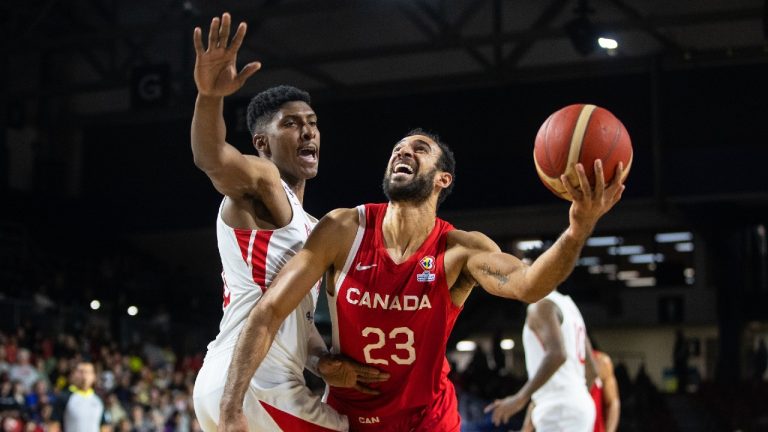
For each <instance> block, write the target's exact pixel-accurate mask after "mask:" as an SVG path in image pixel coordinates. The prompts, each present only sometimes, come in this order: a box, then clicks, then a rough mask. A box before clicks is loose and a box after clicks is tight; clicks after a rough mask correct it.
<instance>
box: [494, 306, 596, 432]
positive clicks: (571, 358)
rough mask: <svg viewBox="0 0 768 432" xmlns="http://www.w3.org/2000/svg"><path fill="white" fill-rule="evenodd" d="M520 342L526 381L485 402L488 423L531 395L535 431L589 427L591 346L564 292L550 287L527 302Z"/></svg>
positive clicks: (579, 431)
mask: <svg viewBox="0 0 768 432" xmlns="http://www.w3.org/2000/svg"><path fill="white" fill-rule="evenodd" d="M523 346H524V348H525V366H526V369H527V370H528V382H526V383H525V385H523V387H522V388H521V389H520V390H519V391H518V392H517V393H515V394H514V395H511V396H508V397H506V398H504V399H497V400H496V401H494V402H493V403H492V404H490V405H488V406H487V407H486V409H485V410H486V412H488V411H493V423H494V424H496V425H497V426H498V425H499V424H501V423H507V422H508V421H509V419H510V418H511V417H512V416H513V415H515V414H516V413H518V412H519V411H520V410H522V409H523V408H525V405H526V404H527V403H528V401H529V400H532V403H533V404H534V407H533V410H532V411H531V420H532V422H533V426H534V428H535V429H536V431H537V432H548V431H573V432H592V430H593V427H594V423H595V405H594V403H593V402H592V398H591V396H590V395H589V390H588V389H589V386H588V385H587V381H588V379H587V377H590V379H591V380H593V379H594V377H595V369H594V364H593V363H592V348H591V346H590V345H589V342H588V339H587V332H586V327H585V325H584V319H583V318H582V316H581V312H579V308H578V307H576V304H575V303H574V302H573V300H571V297H570V296H567V295H563V294H560V293H559V292H557V291H553V292H551V293H550V294H549V295H547V296H546V297H545V298H543V299H542V300H540V301H538V302H536V303H534V304H532V305H530V306H528V313H527V316H526V319H525V326H524V327H523ZM590 384H591V383H590Z"/></svg>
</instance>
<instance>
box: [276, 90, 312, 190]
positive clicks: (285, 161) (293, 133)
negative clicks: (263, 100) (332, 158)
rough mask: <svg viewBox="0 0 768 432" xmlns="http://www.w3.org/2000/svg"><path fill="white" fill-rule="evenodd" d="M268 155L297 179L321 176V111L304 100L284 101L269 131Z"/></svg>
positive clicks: (283, 171)
mask: <svg viewBox="0 0 768 432" xmlns="http://www.w3.org/2000/svg"><path fill="white" fill-rule="evenodd" d="M264 135H266V141H267V146H266V148H265V149H264V150H263V151H264V153H265V155H266V157H268V158H269V159H270V160H272V162H274V163H275V165H277V168H278V169H279V170H280V173H281V174H282V175H284V176H288V177H291V178H292V179H296V180H307V179H311V178H313V177H315V176H316V175H317V170H318V165H319V163H320V130H319V129H318V128H317V114H315V112H314V111H313V110H312V108H311V107H310V106H309V105H308V104H307V103H306V102H302V101H293V102H287V103H285V104H283V106H282V107H280V109H279V110H278V111H277V113H275V115H274V117H273V118H272V121H271V122H270V123H269V125H268V126H267V130H266V131H265V134H264Z"/></svg>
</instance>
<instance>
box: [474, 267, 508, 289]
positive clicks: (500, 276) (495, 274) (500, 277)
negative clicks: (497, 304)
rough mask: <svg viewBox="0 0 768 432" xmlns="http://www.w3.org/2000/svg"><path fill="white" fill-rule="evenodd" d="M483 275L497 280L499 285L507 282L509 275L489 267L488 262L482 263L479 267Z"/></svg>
mask: <svg viewBox="0 0 768 432" xmlns="http://www.w3.org/2000/svg"><path fill="white" fill-rule="evenodd" d="M480 270H481V271H482V272H483V274H484V275H487V276H490V277H492V278H494V279H496V281H498V282H499V287H502V286H504V285H505V284H506V283H507V282H509V277H507V275H505V274H504V273H502V272H501V271H499V269H495V268H491V266H489V265H488V264H483V266H482V267H481V269H480Z"/></svg>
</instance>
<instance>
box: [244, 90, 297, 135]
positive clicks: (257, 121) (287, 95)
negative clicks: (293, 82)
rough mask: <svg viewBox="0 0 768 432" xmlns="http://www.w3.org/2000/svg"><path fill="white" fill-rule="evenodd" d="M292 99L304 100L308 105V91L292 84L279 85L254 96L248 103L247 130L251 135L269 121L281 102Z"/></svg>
mask: <svg viewBox="0 0 768 432" xmlns="http://www.w3.org/2000/svg"><path fill="white" fill-rule="evenodd" d="M294 101H302V102H306V103H307V104H308V105H309V103H310V98H309V93H307V92H306V91H304V90H301V89H299V88H296V87H293V86H289V85H279V86H275V87H271V88H268V89H266V90H264V91H263V92H261V93H259V94H257V95H256V96H254V97H253V98H252V99H251V102H250V103H249V104H248V130H249V131H250V132H251V137H253V136H254V135H256V132H257V131H260V130H261V129H263V128H264V126H266V124H267V123H269V121H270V120H271V119H272V116H273V115H275V113H276V112H277V110H279V109H280V107H281V106H283V104H285V103H286V102H294Z"/></svg>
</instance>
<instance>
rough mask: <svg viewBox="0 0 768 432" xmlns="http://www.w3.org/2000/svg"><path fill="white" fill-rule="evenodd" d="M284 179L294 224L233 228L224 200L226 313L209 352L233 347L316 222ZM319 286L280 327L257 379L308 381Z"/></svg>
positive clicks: (219, 229)
mask: <svg viewBox="0 0 768 432" xmlns="http://www.w3.org/2000/svg"><path fill="white" fill-rule="evenodd" d="M282 184H283V188H284V189H285V193H286V195H287V196H288V201H289V202H290V204H291V210H292V212H293V216H292V218H291V221H290V223H288V225H286V226H284V227H282V228H279V229H276V230H250V229H235V228H231V227H229V226H227V224H226V223H224V220H223V219H222V217H221V211H222V210H221V209H222V208H223V207H224V204H223V202H222V205H221V207H220V208H219V215H218V218H217V221H216V233H217V239H218V243H219V254H220V255H221V264H222V267H223V271H222V273H221V277H222V280H223V282H224V302H223V305H222V307H223V311H224V315H223V317H222V318H221V323H220V325H219V334H218V336H216V339H215V340H214V341H213V342H211V343H210V344H209V345H208V355H211V354H212V353H213V352H218V351H221V350H230V351H231V350H232V349H234V346H235V343H236V342H237V337H238V335H239V334H240V331H241V330H242V328H243V326H244V324H245V321H246V319H247V317H248V314H250V312H251V309H252V308H253V307H254V305H255V304H256V302H258V301H259V299H260V298H261V296H262V294H263V293H264V292H265V291H266V290H267V289H269V286H270V285H271V284H272V280H273V279H274V278H275V276H277V273H278V272H279V271H280V269H281V268H282V267H283V266H284V265H285V263H287V262H288V260H289V259H291V257H293V256H294V255H296V253H297V252H298V251H299V250H300V249H301V248H302V247H303V246H304V242H306V240H307V237H308V236H309V233H310V232H311V231H312V228H314V226H315V224H316V223H317V219H315V218H313V217H312V216H310V215H309V214H307V213H305V212H304V209H303V208H302V206H301V203H300V202H299V200H298V198H297V197H296V195H294V193H293V191H291V190H290V188H288V186H287V185H286V184H285V182H282ZM224 199H225V200H226V199H227V198H224ZM318 291H319V283H318V284H317V285H315V286H314V288H312V290H311V292H310V293H309V294H307V295H306V296H305V297H304V299H303V300H302V301H301V304H299V306H298V307H297V308H296V309H295V310H294V311H293V312H292V313H291V314H290V315H288V317H286V319H285V321H284V322H283V324H282V325H281V326H280V329H279V330H278V332H277V335H275V341H274V342H273V343H272V347H271V348H270V350H269V353H268V354H267V356H266V358H265V359H264V361H263V362H262V363H261V365H260V366H259V369H258V371H257V372H256V375H255V376H254V381H256V382H258V383H259V384H260V385H261V386H264V385H267V386H269V384H268V383H275V384H279V383H284V382H285V381H286V379H290V378H295V379H299V380H300V381H301V382H302V383H303V382H304V379H303V375H302V373H303V370H304V365H305V362H306V359H307V341H308V338H309V334H310V330H311V328H312V327H313V326H314V314H315V305H316V304H317V296H318Z"/></svg>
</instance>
